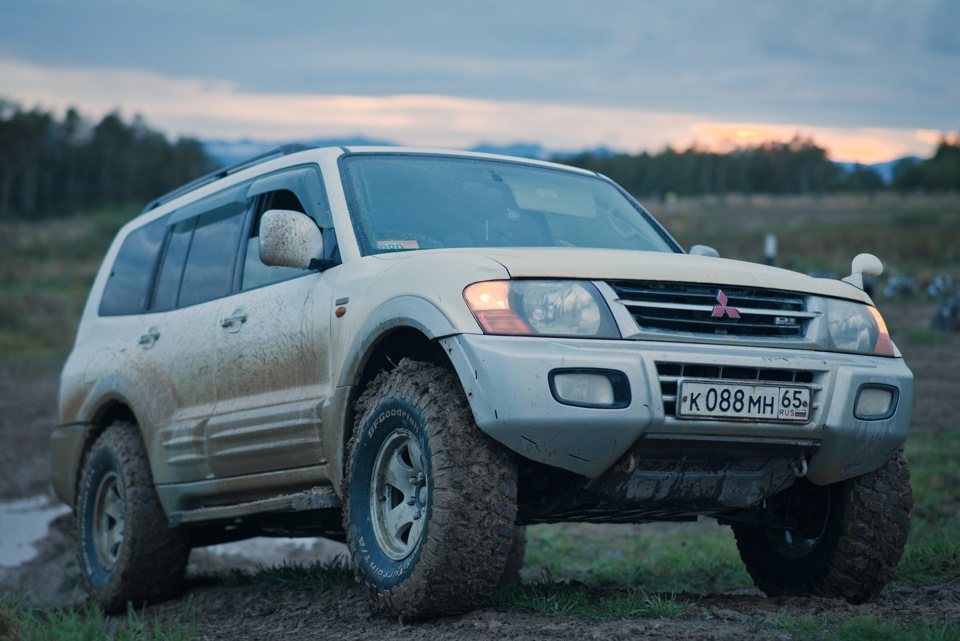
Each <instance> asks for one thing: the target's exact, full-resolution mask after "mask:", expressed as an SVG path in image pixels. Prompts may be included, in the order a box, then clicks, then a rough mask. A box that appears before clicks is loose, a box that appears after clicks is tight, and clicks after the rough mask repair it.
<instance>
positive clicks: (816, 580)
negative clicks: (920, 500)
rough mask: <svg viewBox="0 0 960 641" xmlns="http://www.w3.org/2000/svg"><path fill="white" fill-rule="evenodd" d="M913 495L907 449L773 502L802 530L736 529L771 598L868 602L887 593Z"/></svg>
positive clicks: (751, 569) (752, 570)
mask: <svg viewBox="0 0 960 641" xmlns="http://www.w3.org/2000/svg"><path fill="white" fill-rule="evenodd" d="M912 506H913V495H912V492H911V490H910V472H909V470H908V468H907V460H906V458H905V457H904V455H903V452H897V453H895V454H894V455H893V456H892V457H891V458H890V459H889V460H888V461H887V462H886V463H885V464H884V465H883V466H882V467H880V468H878V469H876V470H874V471H872V472H868V473H867V474H864V475H862V476H858V477H855V478H852V479H848V480H846V481H841V482H840V483H835V484H833V485H830V486H826V487H817V486H815V485H813V484H811V483H809V482H807V481H800V482H798V483H797V484H795V485H794V486H793V487H791V488H790V489H788V490H786V491H785V492H783V493H781V494H778V495H777V496H775V497H773V498H772V499H769V500H768V510H771V511H773V512H775V513H778V515H779V516H780V517H781V518H782V517H783V516H786V517H787V518H788V519H789V520H790V521H791V522H792V524H793V525H794V526H795V527H791V528H789V529H775V528H762V527H750V526H745V525H734V526H733V532H734V534H735V535H736V539H737V547H738V548H739V550H740V558H742V559H743V562H744V564H745V565H746V568H747V572H748V573H749V574H750V576H751V577H753V580H754V582H755V583H756V584H757V587H758V588H760V589H761V590H763V591H764V592H765V593H766V594H768V595H769V596H779V595H806V594H817V595H822V596H827V597H834V598H843V599H846V600H847V601H849V602H850V603H863V602H864V601H868V600H870V599H872V598H874V597H876V596H877V595H878V594H880V591H881V590H883V588H884V586H886V584H887V583H888V582H889V581H890V578H891V577H892V576H893V571H894V569H895V568H896V566H897V563H898V562H899V561H900V556H901V555H902V553H903V547H904V545H905V544H906V542H907V534H908V533H909V530H910V510H911V508H912Z"/></svg>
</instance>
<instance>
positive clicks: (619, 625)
mask: <svg viewBox="0 0 960 641" xmlns="http://www.w3.org/2000/svg"><path fill="white" fill-rule="evenodd" d="M911 309H912V311H910V310H909V309H907V308H906V307H903V308H896V309H892V310H890V311H888V312H887V320H888V323H889V324H890V326H891V330H892V333H893V335H894V339H895V340H897V339H898V337H899V336H900V333H901V332H902V331H903V330H904V329H905V328H907V327H909V326H914V327H925V326H926V325H927V323H928V321H929V319H930V316H931V314H932V312H933V307H932V306H930V305H917V306H914V307H913V308H911ZM920 342H922V341H918V343H920ZM899 344H900V346H901V348H902V349H903V351H904V355H905V357H906V359H907V363H908V364H909V365H910V367H911V368H912V369H913V371H914V374H915V375H916V396H915V405H914V426H915V428H914V429H921V430H922V429H925V428H928V427H929V426H931V425H936V424H938V423H939V424H942V421H943V417H944V416H951V415H953V413H954V412H953V410H954V398H953V397H954V396H955V395H956V393H957V390H958V389H960V337H954V338H953V340H952V341H951V342H950V343H949V344H948V345H943V344H936V345H929V346H925V345H920V344H917V345H913V344H910V343H906V342H905V341H903V340H900V341H899ZM57 376H58V372H57V371H56V370H55V369H49V368H46V369H45V368H37V367H26V368H18V367H15V366H13V365H12V364H8V365H7V366H6V367H0V442H2V443H3V447H0V502H9V501H14V500H17V499H24V498H28V497H36V496H42V495H47V496H49V497H51V500H54V499H53V494H52V490H50V488H49V482H48V476H49V462H48V453H47V452H48V439H49V435H50V432H51V430H52V428H53V426H54V424H55V423H56V400H57ZM0 518H2V514H0ZM73 527H74V525H73V517H72V516H71V515H65V516H61V517H59V518H57V519H56V520H55V521H54V522H53V523H52V525H51V528H50V531H49V533H48V534H47V536H46V537H44V538H43V539H42V540H41V541H40V542H39V543H38V544H37V549H38V554H37V556H36V557H35V558H33V559H32V560H30V561H28V562H26V563H24V564H22V565H20V566H19V567H15V568H3V567H0V595H19V596H25V597H27V598H29V599H31V600H33V601H35V602H38V603H41V604H44V605H48V606H69V605H73V604H79V603H82V602H83V599H84V595H83V594H82V591H81V590H80V589H79V587H78V585H79V579H78V577H77V575H76V568H75V564H74V563H73V555H74V552H73ZM650 527H656V526H650ZM3 531H4V524H3V523H0V537H2V536H3ZM333 550H334V551H336V549H335V548H333ZM313 553H314V552H313V551H309V550H308V551H306V552H300V553H298V556H299V558H300V560H309V557H310V555H311V554H313ZM317 553H319V554H323V553H326V554H329V553H330V550H324V551H321V552H317ZM192 562H193V563H194V564H195V567H199V568H201V569H214V568H216V567H217V564H218V563H221V562H222V561H219V560H217V559H214V558H212V557H210V556H209V555H208V556H204V552H203V551H195V552H194V557H192ZM230 562H231V563H234V564H235V565H234V566H236V564H237V563H239V564H240V565H241V566H242V565H243V563H244V560H243V559H240V560H239V561H238V560H237V559H230ZM247 565H253V561H248V562H247ZM555 578H556V577H555ZM614 589H616V588H614ZM623 590H624V591H625V590H626V587H624V588H623ZM679 598H681V599H683V600H687V601H689V602H691V603H693V604H694V605H693V606H692V608H691V609H690V610H689V612H688V614H687V616H685V617H683V618H681V619H672V620H642V621H616V622H607V623H600V624H588V623H583V622H579V621H573V620H567V619H559V618H547V617H541V616H532V615H522V614H515V613H511V612H504V611H497V610H494V609H489V608H488V609H482V610H477V611H475V612H472V613H469V614H466V615H462V616H457V617H449V618H445V619H441V620H437V621H433V622H426V623H416V624H409V623H408V624H403V623H401V622H399V621H397V620H395V619H392V618H387V617H384V616H382V615H380V614H378V613H377V612H376V611H374V610H373V608H372V607H371V605H370V603H369V602H368V599H367V598H366V595H365V594H363V592H362V591H361V590H359V589H351V590H335V591H332V592H326V593H321V594H316V593H310V592H301V591H297V590H294V589H291V588H277V589H274V590H271V591H270V592H269V593H264V592H258V591H257V590H256V589H255V588H252V587H236V588H226V587H214V586H199V587H194V588H193V589H192V590H190V591H189V592H188V593H187V594H185V595H184V596H183V597H182V598H181V599H179V600H176V601H170V602H167V603H163V604H159V605H156V606H153V607H150V608H147V610H146V611H145V612H146V615H147V616H148V617H159V618H161V619H167V618H174V617H179V618H180V619H181V620H182V621H185V622H188V623H189V622H192V623H193V624H195V625H196V627H197V633H198V637H199V638H202V639H210V640H217V639H225V640H226V639H230V640H234V639H285V638H290V639H307V638H317V639H328V638H329V639H374V640H376V639H395V638H399V637H403V638H405V639H407V640H408V641H416V640H420V639H437V640H454V639H456V640H457V641H465V640H468V639H484V640H489V639H528V638H538V639H578V640H581V639H637V638H641V639H642V638H657V639H668V640H674V639H675V640H680V639H682V640H684V641H692V640H698V639H738V640H739V639H761V638H762V639H770V638H773V639H776V638H784V639H786V638H789V635H787V634H786V633H785V632H783V631H778V630H776V629H774V628H773V627H772V625H771V624H770V622H772V621H773V620H775V619H776V618H777V617H779V616H781V615H786V614H789V615H793V616H795V617H802V616H807V615H816V614H819V613H822V612H825V611H828V610H829V611H833V612H841V613H851V614H856V615H864V616H872V617H876V618H879V619H883V620H889V621H891V622H898V621H899V622H902V621H906V620H927V621H932V620H935V619H939V620H943V619H944V618H951V619H952V620H954V621H958V620H960V584H956V583H955V584H951V585H940V586H934V587H927V588H922V589H906V588H899V589H890V590H887V591H885V592H884V593H883V594H882V595H881V596H880V597H879V598H878V599H877V600H875V601H874V602H872V603H868V604H865V605H860V606H851V605H848V604H846V603H844V602H838V601H831V600H825V599H819V598H773V599H771V598H765V597H762V596H759V595H758V593H752V594H711V595H681V596H680V597H679Z"/></svg>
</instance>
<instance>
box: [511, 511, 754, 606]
mask: <svg viewBox="0 0 960 641" xmlns="http://www.w3.org/2000/svg"><path fill="white" fill-rule="evenodd" d="M527 538H528V544H527V559H526V566H527V568H528V570H527V571H528V572H532V573H534V574H536V573H537V572H542V571H545V572H547V573H548V575H549V576H553V577H558V578H562V579H571V580H575V581H582V582H584V583H586V584H588V585H594V586H603V585H637V586H641V587H642V588H643V589H644V590H646V591H648V592H657V593H677V592H688V593H694V594H704V593H709V592H722V591H730V590H736V589H741V588H745V587H750V586H752V585H753V583H752V581H751V580H750V577H749V576H748V575H747V573H746V570H744V568H743V563H742V562H741V561H740V555H739V553H738V552H737V547H736V543H735V542H734V539H733V533H732V531H731V530H730V529H729V528H727V527H720V526H717V525H716V524H715V523H714V522H713V521H710V520H703V521H701V522H698V523H689V524H675V523H668V524H650V525H591V524H561V525H536V526H530V527H528V528H527Z"/></svg>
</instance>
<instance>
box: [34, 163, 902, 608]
mask: <svg viewBox="0 0 960 641" xmlns="http://www.w3.org/2000/svg"><path fill="white" fill-rule="evenodd" d="M876 263H878V261H875V259H872V257H868V256H866V257H859V258H858V260H857V261H855V263H854V270H853V271H854V273H853V274H852V275H851V276H850V277H849V278H848V279H845V280H846V281H847V282H842V281H832V280H824V279H814V278H809V277H806V276H803V275H800V274H796V273H792V272H788V271H784V270H780V269H775V268H771V267H765V266H760V265H754V264H748V263H742V262H738V261H731V260H725V259H720V258H716V257H712V256H702V255H689V254H686V253H684V252H683V251H682V249H681V248H680V247H679V246H678V245H677V244H676V242H675V241H674V240H673V239H672V238H670V236H669V235H668V234H667V233H666V232H665V231H664V230H663V229H662V227H660V225H659V224H657V223H656V221H654V220H653V219H652V217H651V216H650V215H649V214H648V213H647V212H646V211H645V210H644V209H643V208H642V207H641V206H640V205H639V204H638V203H636V202H635V201H634V200H633V199H632V198H631V197H630V196H629V195H627V194H626V193H625V192H624V191H623V190H622V189H620V188H619V187H617V186H616V185H615V184H613V183H612V182H610V181H609V180H607V179H605V178H603V177H601V176H597V175H595V174H593V173H591V172H586V171H582V170H577V169H572V168H569V167H561V166H558V165H552V164H549V163H543V162H538V161H530V160H520V159H514V158H505V157H497V156H488V155H483V154H471V153H460V152H449V151H435V150H415V149H399V148H328V149H306V150H293V149H285V150H282V151H281V152H280V153H278V154H277V155H276V156H274V157H268V158H259V159H256V160H254V161H251V162H249V163H245V164H242V165H239V166H235V167H231V168H228V169H226V170H223V171H221V172H219V173H218V174H217V175H215V176H210V177H206V178H204V179H201V180H200V181H198V182H197V183H194V184H191V185H188V186H186V187H185V188H184V189H182V190H179V191H178V192H175V193H174V194H171V195H169V196H167V197H164V198H162V199H160V200H158V201H157V202H155V203H152V204H151V205H150V206H148V207H147V209H146V210H145V211H144V213H143V214H141V215H140V216H139V217H138V218H136V219H135V220H133V221H131V222H130V223H129V224H128V225H126V226H125V227H124V228H123V230H121V232H120V233H119V234H118V236H117V238H116V240H115V242H114V243H113V245H112V246H111V248H110V250H109V252H108V254H107V256H106V257H105V259H104V263H103V265H104V266H103V267H102V268H101V270H100V273H99V274H98V276H97V278H96V280H95V282H94V284H93V288H92V292H91V295H90V298H89V301H88V303H87V306H86V309H85V311H84V315H83V319H82V321H81V323H80V328H79V330H78V335H77V340H76V344H75V347H74V350H73V352H72V354H71V355H70V358H69V360H68V361H67V363H66V365H65V367H64V370H63V375H62V383H61V396H60V427H59V428H58V429H57V431H56V433H55V435H54V437H53V441H52V451H53V461H54V487H55V488H56V491H57V493H58V495H59V496H60V497H61V498H62V499H63V500H64V501H65V502H67V503H68V504H71V505H74V506H75V509H76V512H77V516H78V519H79V523H80V528H79V531H80V535H79V539H80V541H79V547H80V559H81V565H82V566H83V569H84V575H85V577H86V580H87V584H88V587H89V588H90V589H91V591H92V593H93V594H94V596H95V597H96V598H97V599H98V601H99V602H100V603H101V604H102V605H103V606H104V607H107V608H114V609H115V608H121V607H123V604H125V603H126V602H127V601H128V600H134V601H137V600H150V599H158V598H162V597H163V596H164V595H166V594H169V593H171V591H174V590H176V588H177V586H178V583H179V580H180V578H181V577H182V572H183V564H184V563H185V559H186V554H187V553H188V551H189V549H190V548H191V547H192V546H197V545H204V544H208V543H211V542H217V541H224V540H230V539H236V538H242V537H246V536H254V535H259V534H288V535H289V534H293V535H296V534H304V535H307V534H313V535H324V536H331V537H340V538H345V539H346V541H347V542H348V543H349V545H350V548H351V553H352V555H353V559H354V562H355V564H356V567H357V576H358V579H359V580H360V581H361V582H362V583H363V584H364V585H366V586H367V587H368V588H369V589H370V591H371V594H372V596H373V597H374V599H375V600H376V601H377V602H378V603H380V604H381V605H382V606H383V607H384V608H386V609H388V610H391V611H394V612H396V613H399V614H401V615H404V616H408V617H418V616H431V615H436V614H443V613H448V612H457V611H462V610H464V609H467V608H470V607H474V606H476V605H477V604H478V603H481V602H482V601H483V599H484V598H486V596H487V594H489V592H490V590H491V589H492V587H493V586H494V585H495V584H496V583H497V581H499V580H501V579H502V578H503V577H504V576H510V575H511V574H515V573H516V570H517V569H518V567H519V564H520V563H521V562H522V554H521V553H522V549H523V529H522V526H523V525H525V524H529V523H537V522H556V521H572V520H573V521H594V522H645V521H652V520H684V519H691V518H696V517H697V516H702V515H706V516H711V517H715V518H717V519H719V520H720V521H721V522H725V523H730V524H731V525H733V527H734V529H735V532H736V533H737V537H738V541H739V542H740V548H741V553H742V555H743V557H744V561H745V562H746V564H747V567H748V569H749V570H750V572H751V574H752V575H753V576H754V579H755V580H756V581H757V583H758V585H759V586H760V587H761V588H762V589H764V590H765V591H767V592H768V593H771V594H779V593H785V592H787V593H793V592H818V593H825V594H833V595H838V596H844V597H846V598H848V599H849V600H851V601H858V600H863V599H866V598H870V597H871V596H873V595H875V594H876V593H878V592H879V590H880V589H881V588H882V587H883V585H884V584H885V583H886V581H887V580H888V579H889V577H890V575H891V573H892V570H893V567H894V566H895V565H896V562H897V560H898V559H899V555H900V552H901V550H902V547H903V544H904V541H905V537H906V531H907V524H908V521H909V511H910V489H909V478H908V474H907V471H906V463H905V461H904V460H903V458H902V454H901V453H899V451H898V450H899V448H900V446H901V445H902V443H903V441H904V439H905V437H906V433H907V429H908V425H909V419H910V410H911V403H912V384H913V383H912V381H913V378H912V374H911V373H910V371H909V369H908V368H907V367H906V366H905V365H904V363H903V360H902V359H901V358H900V355H899V352H898V351H897V349H896V347H895V346H894V345H893V343H892V342H891V341H890V338H889V336H888V334H887V331H886V328H885V327H884V324H883V321H882V318H881V317H880V315H879V314H878V313H877V312H876V309H875V307H874V306H873V303H872V301H871V300H870V298H869V296H867V294H865V293H864V292H863V291H862V288H861V287H860V286H862V280H861V278H862V274H863V273H875V272H876V271H878V270H879V269H880V268H879V265H878V264H876ZM878 484H879V485H880V486H882V487H884V488H886V489H885V490H884V491H882V492H879V491H876V487H878ZM871 488H873V489H871ZM871 492H872V494H871ZM143 514H147V515H148V516H143ZM867 522H870V523H871V526H870V527H871V528H872V530H871V532H868V533H867V534H864V533H863V529H864V528H862V527H859V526H861V525H864V524H865V523H867ZM858 546H859V547H858ZM859 548H863V550H864V551H863V552H862V553H858V552H856V550H857V549H859ZM867 549H874V551H873V552H870V553H867V551H866V550H867ZM851 550H853V552H851ZM876 550H880V552H879V553H877V552H876ZM158 559H160V560H158ZM160 566H162V567H163V568H167V569H166V570H162V571H161V570H158V567H160ZM852 567H856V568H858V569H857V571H856V572H854V573H853V575H852V576H851V574H850V568H852ZM147 572H150V573H152V575H153V576H154V581H152V582H151V587H150V588H149V589H147V588H145V587H143V585H142V583H143V582H142V581H141V580H140V579H141V578H142V576H143V575H144V573H147Z"/></svg>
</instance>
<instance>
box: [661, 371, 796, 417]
mask: <svg viewBox="0 0 960 641" xmlns="http://www.w3.org/2000/svg"><path fill="white" fill-rule="evenodd" d="M677 416H678V417H681V418H706V419H732V420H748V421H753V420H759V421H782V422H787V423H806V422H807V421H809V420H810V388H809V387H800V386H797V385H771V384H764V383H758V384H753V383H739V382H737V383H726V382H720V381H697V380H681V381H679V383H678V386H677Z"/></svg>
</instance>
